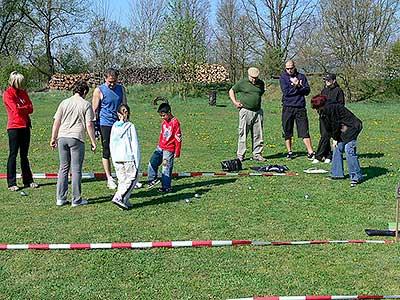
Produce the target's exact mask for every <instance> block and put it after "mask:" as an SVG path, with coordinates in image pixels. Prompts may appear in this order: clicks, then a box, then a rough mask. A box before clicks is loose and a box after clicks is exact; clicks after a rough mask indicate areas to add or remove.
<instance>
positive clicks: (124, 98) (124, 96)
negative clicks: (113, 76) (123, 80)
mask: <svg viewBox="0 0 400 300" xmlns="http://www.w3.org/2000/svg"><path fill="white" fill-rule="evenodd" d="M121 86H122V103H123V104H126V103H128V102H127V100H126V91H125V87H124V86H123V85H121Z"/></svg>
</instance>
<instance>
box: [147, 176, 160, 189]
mask: <svg viewBox="0 0 400 300" xmlns="http://www.w3.org/2000/svg"><path fill="white" fill-rule="evenodd" d="M160 182H161V181H160V179H158V178H156V179H153V180H152V181H150V182H149V183H148V184H147V188H148V189H149V190H151V189H152V188H154V187H155V186H156V185H157V184H159V183H160Z"/></svg>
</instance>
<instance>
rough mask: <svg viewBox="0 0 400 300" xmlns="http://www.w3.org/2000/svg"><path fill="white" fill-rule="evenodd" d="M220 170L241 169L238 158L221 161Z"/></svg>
mask: <svg viewBox="0 0 400 300" xmlns="http://www.w3.org/2000/svg"><path fill="white" fill-rule="evenodd" d="M221 167H222V170H224V171H226V172H233V171H240V170H242V162H241V161H240V159H239V158H236V159H230V160H224V161H221Z"/></svg>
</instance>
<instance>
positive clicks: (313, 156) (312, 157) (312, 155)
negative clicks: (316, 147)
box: [307, 152, 315, 160]
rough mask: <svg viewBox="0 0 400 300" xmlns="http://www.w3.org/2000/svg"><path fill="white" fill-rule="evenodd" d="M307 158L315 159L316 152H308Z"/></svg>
mask: <svg viewBox="0 0 400 300" xmlns="http://www.w3.org/2000/svg"><path fill="white" fill-rule="evenodd" d="M307 159H308V160H314V159H315V152H311V153H308V154H307Z"/></svg>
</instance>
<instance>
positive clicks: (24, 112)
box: [3, 71, 38, 191]
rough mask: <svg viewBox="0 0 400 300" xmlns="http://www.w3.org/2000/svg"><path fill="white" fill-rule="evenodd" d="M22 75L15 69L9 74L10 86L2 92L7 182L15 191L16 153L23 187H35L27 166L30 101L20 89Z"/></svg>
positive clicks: (29, 137)
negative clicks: (19, 162) (7, 150)
mask: <svg viewBox="0 0 400 300" xmlns="http://www.w3.org/2000/svg"><path fill="white" fill-rule="evenodd" d="M23 80H24V76H23V75H22V74H20V73H18V72H16V71H14V72H12V73H11V74H10V80H9V84H10V87H9V88H8V89H7V90H6V91H5V92H4V93H3V101H4V105H5V107H6V110H7V115H8V122H7V133H8V142H9V149H10V153H9V156H8V162H7V183H8V189H9V190H10V191H17V190H19V187H18V186H17V177H16V172H17V171H16V169H17V155H18V150H19V155H20V158H21V173H22V181H23V184H24V187H31V188H37V187H38V184H37V183H35V182H33V178H32V171H31V168H30V166H29V160H28V150H29V143H30V139H31V119H30V118H29V115H30V114H31V113H32V112H33V106H32V102H31V100H30V99H29V96H28V94H27V92H26V91H25V90H23V89H22V81H23Z"/></svg>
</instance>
